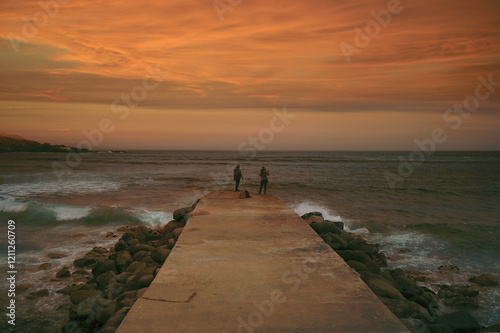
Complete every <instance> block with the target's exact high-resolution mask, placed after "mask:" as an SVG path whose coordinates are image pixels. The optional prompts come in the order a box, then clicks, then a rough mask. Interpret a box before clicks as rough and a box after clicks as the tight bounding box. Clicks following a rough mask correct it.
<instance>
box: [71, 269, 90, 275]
mask: <svg viewBox="0 0 500 333" xmlns="http://www.w3.org/2000/svg"><path fill="white" fill-rule="evenodd" d="M71 275H72V276H77V275H80V276H85V275H89V272H87V271H86V270H84V269H77V270H76V271H74V272H73V273H72V274H71Z"/></svg>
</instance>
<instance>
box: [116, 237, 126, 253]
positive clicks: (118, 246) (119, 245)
mask: <svg viewBox="0 0 500 333" xmlns="http://www.w3.org/2000/svg"><path fill="white" fill-rule="evenodd" d="M127 248H128V244H127V243H125V241H124V240H123V239H120V240H119V241H118V242H117V243H116V244H115V250H116V252H120V251H123V250H125V249H127Z"/></svg>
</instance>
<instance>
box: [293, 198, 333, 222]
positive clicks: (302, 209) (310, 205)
mask: <svg viewBox="0 0 500 333" xmlns="http://www.w3.org/2000/svg"><path fill="white" fill-rule="evenodd" d="M292 209H293V210H294V211H295V212H296V213H297V214H299V215H300V216H302V215H304V214H307V213H310V212H320V213H321V214H323V218H324V219H325V220H328V221H334V222H341V221H342V218H341V217H340V216H338V215H336V214H335V213H334V212H332V211H330V210H329V209H328V208H326V207H324V206H321V205H319V204H316V203H314V202H308V201H306V202H301V203H299V204H298V205H292Z"/></svg>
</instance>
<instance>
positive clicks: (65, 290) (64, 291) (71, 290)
mask: <svg viewBox="0 0 500 333" xmlns="http://www.w3.org/2000/svg"><path fill="white" fill-rule="evenodd" d="M81 287H82V285H81V284H80V285H78V284H72V285H71V286H67V287H64V288H62V289H59V290H57V291H56V293H58V294H63V295H71V294H72V293H74V292H75V291H77V290H80V288H81Z"/></svg>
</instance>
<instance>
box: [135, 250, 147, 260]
mask: <svg viewBox="0 0 500 333" xmlns="http://www.w3.org/2000/svg"><path fill="white" fill-rule="evenodd" d="M147 254H148V251H139V252H136V253H135V254H134V257H133V258H132V259H133V260H134V261H141V260H142V258H144V257H145V256H146V255H147Z"/></svg>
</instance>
